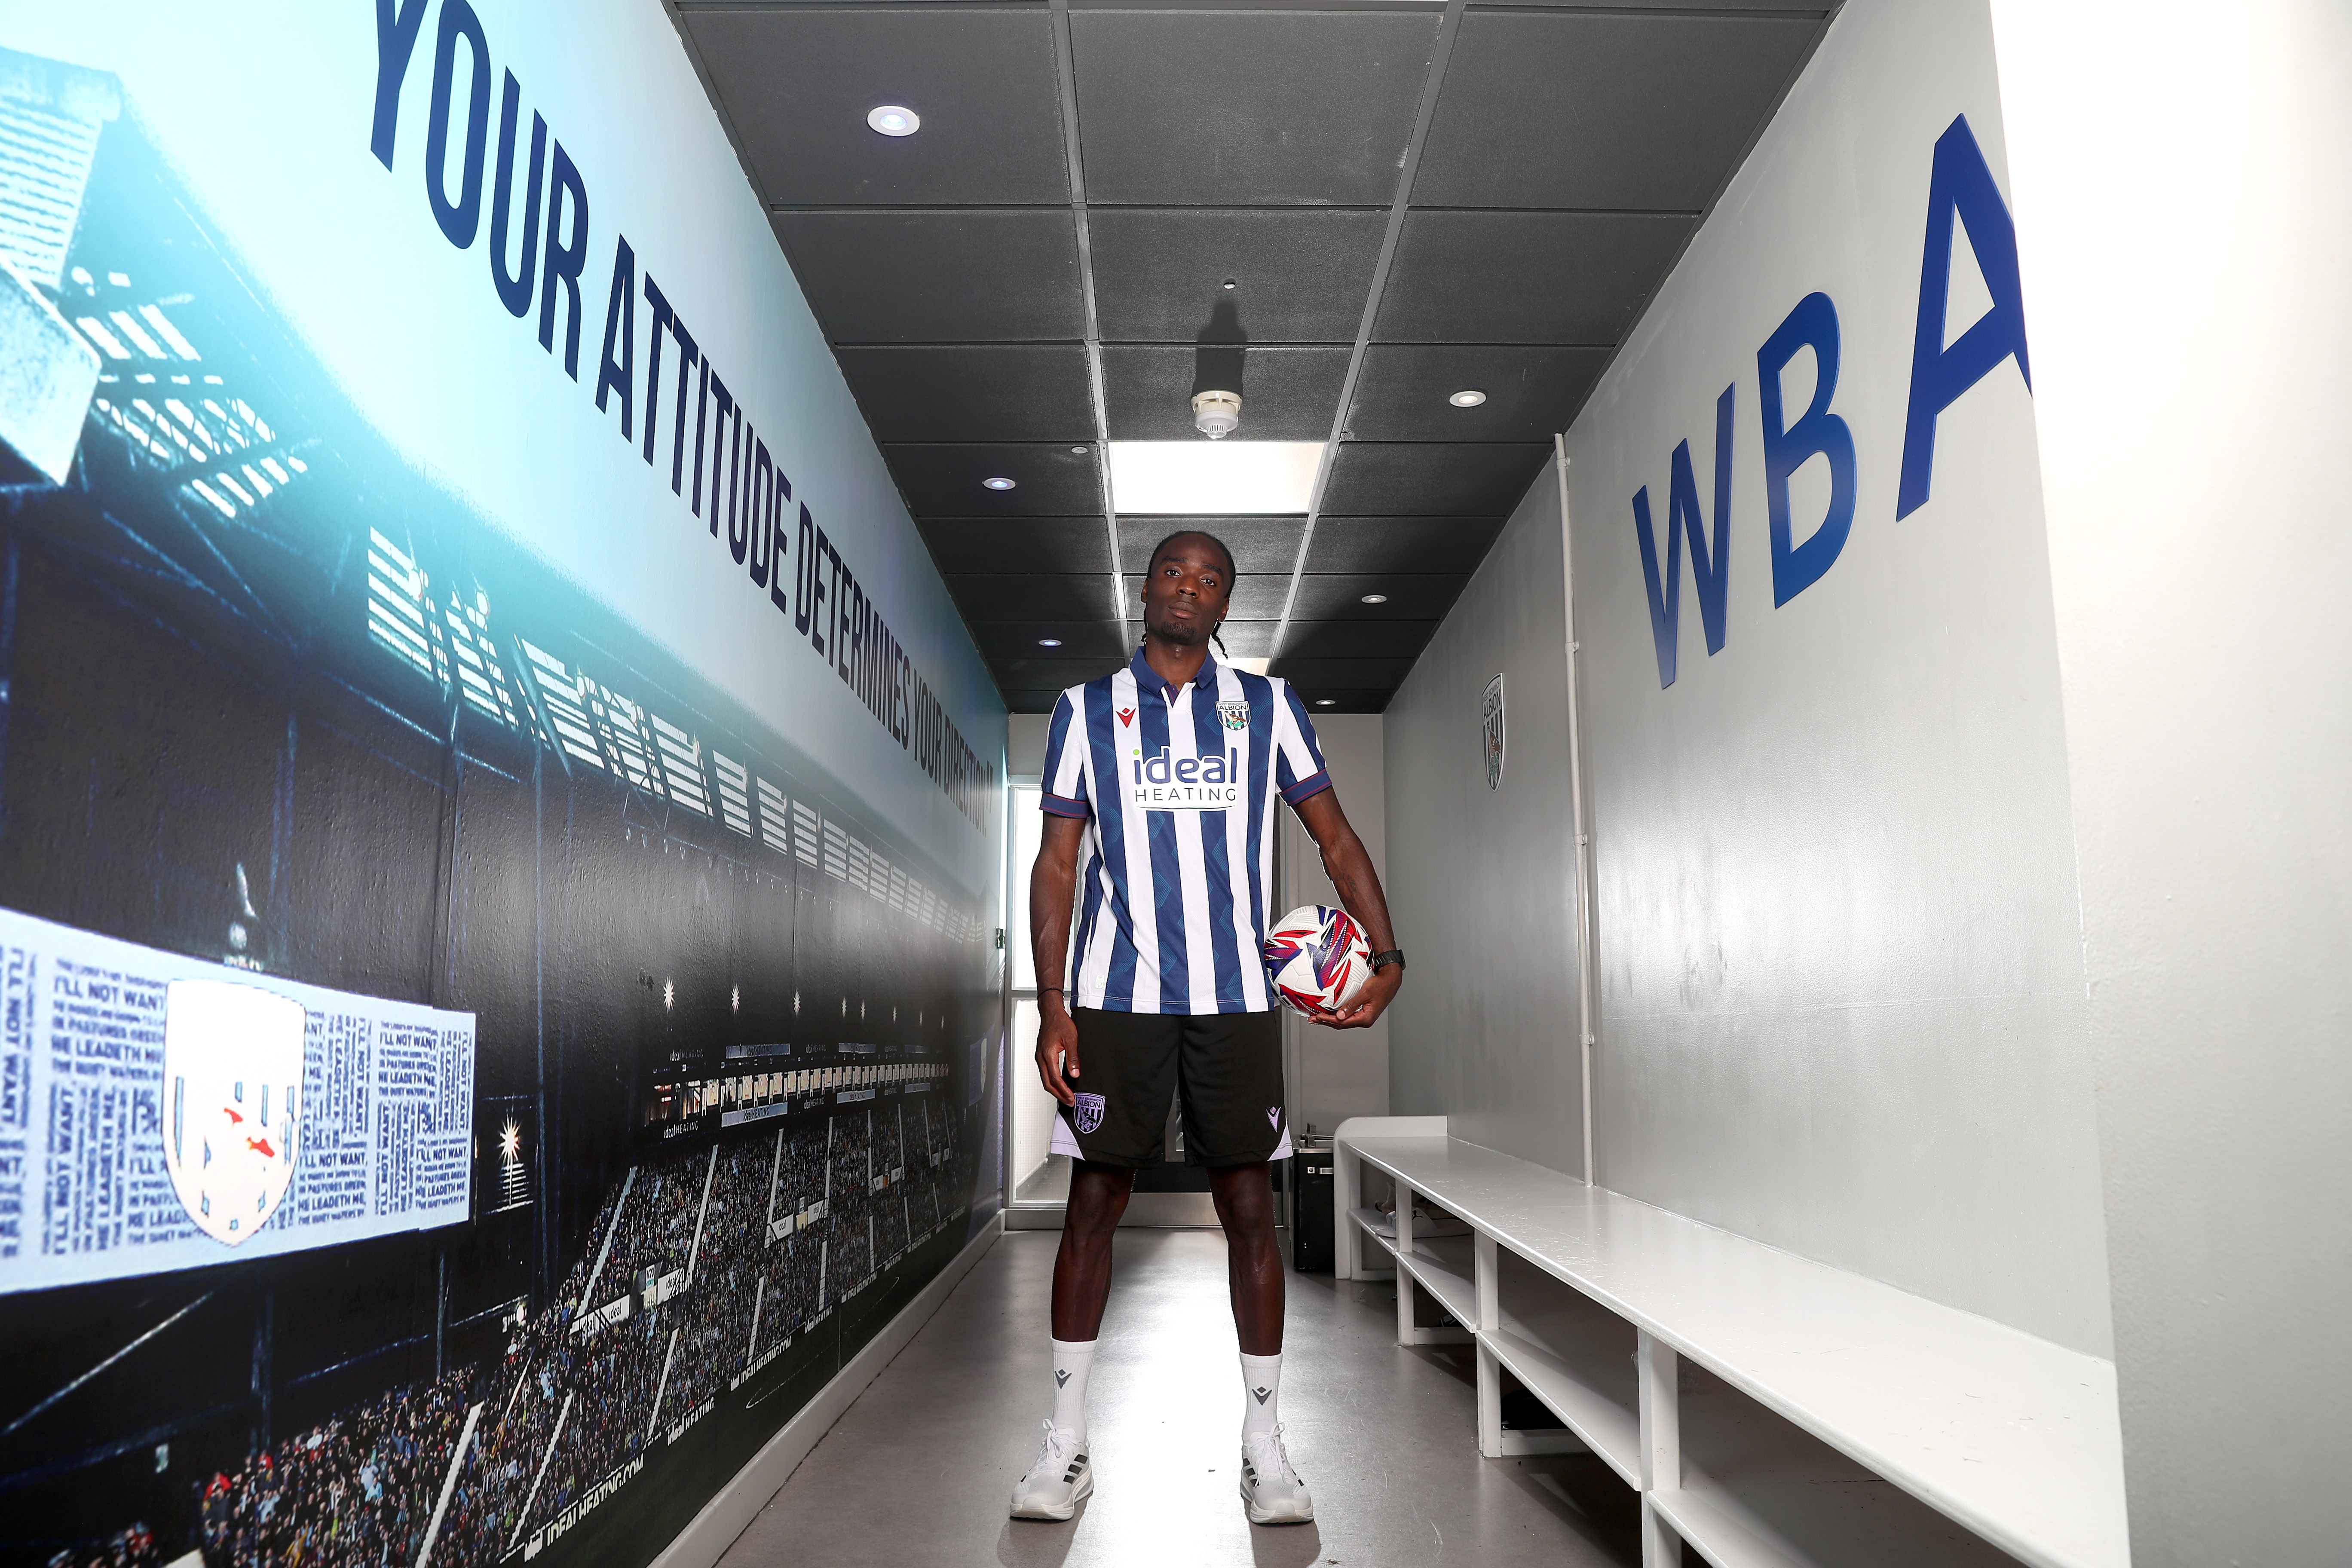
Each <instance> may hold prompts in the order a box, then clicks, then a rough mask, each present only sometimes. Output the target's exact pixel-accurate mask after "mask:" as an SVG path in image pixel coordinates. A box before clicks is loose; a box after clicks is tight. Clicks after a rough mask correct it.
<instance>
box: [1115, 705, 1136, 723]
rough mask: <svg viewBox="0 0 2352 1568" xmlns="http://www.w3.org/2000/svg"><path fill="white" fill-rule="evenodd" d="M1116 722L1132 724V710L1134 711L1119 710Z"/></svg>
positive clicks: (1133, 717) (1127, 709) (1133, 712)
mask: <svg viewBox="0 0 2352 1568" xmlns="http://www.w3.org/2000/svg"><path fill="white" fill-rule="evenodd" d="M1118 721H1119V722H1120V723H1121V724H1132V723H1134V722H1135V710H1134V709H1132V708H1122V709H1120V710H1118Z"/></svg>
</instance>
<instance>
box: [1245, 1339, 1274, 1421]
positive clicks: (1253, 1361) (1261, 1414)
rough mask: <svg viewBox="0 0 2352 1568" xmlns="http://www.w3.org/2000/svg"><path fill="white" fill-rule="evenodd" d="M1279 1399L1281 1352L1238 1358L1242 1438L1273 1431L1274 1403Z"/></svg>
mask: <svg viewBox="0 0 2352 1568" xmlns="http://www.w3.org/2000/svg"><path fill="white" fill-rule="evenodd" d="M1281 1398H1282V1352H1280V1351H1276V1352H1274V1354H1272V1355H1245V1356H1244V1357H1242V1441H1243V1442H1244V1443H1246V1442H1248V1441H1249V1440H1250V1439H1251V1438H1253V1437H1262V1436H1266V1435H1267V1434H1268V1433H1271V1432H1272V1431H1273V1430H1274V1421H1275V1406H1276V1405H1277V1404H1278V1403H1280V1401H1281Z"/></svg>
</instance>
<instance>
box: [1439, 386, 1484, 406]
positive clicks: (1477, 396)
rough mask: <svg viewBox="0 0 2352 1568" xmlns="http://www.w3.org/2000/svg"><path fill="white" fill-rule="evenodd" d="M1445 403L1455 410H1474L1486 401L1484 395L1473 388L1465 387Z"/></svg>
mask: <svg viewBox="0 0 2352 1568" xmlns="http://www.w3.org/2000/svg"><path fill="white" fill-rule="evenodd" d="M1445 401H1446V402H1448V403H1451V404H1452V405H1454V407H1456V408H1475V407H1477V406H1478V405H1480V404H1482V403H1484V402H1486V394H1485V393H1483V392H1481V391H1479V390H1478V389H1477V388H1476V387H1475V386H1465V387H1464V388H1463V389H1462V390H1461V391H1459V392H1457V393H1455V394H1454V395H1453V396H1451V397H1449V398H1447V399H1446V400H1445Z"/></svg>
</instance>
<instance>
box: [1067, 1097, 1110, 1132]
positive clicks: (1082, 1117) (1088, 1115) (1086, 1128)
mask: <svg viewBox="0 0 2352 1568" xmlns="http://www.w3.org/2000/svg"><path fill="white" fill-rule="evenodd" d="M1070 1109H1071V1110H1075V1111H1076V1112H1077V1113H1078V1115H1077V1121H1078V1131H1079V1132H1081V1133H1087V1132H1092V1131H1095V1130H1096V1129H1097V1128H1099V1127H1100V1126H1101V1125H1102V1119H1103V1097H1102V1096H1101V1095H1099V1094H1080V1095H1074V1096H1072V1097H1071V1103H1070Z"/></svg>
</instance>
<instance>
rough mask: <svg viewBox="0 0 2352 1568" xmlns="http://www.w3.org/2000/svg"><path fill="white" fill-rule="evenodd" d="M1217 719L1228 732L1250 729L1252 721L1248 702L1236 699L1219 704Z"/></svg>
mask: <svg viewBox="0 0 2352 1568" xmlns="http://www.w3.org/2000/svg"><path fill="white" fill-rule="evenodd" d="M1217 718H1218V720H1219V721H1220V722H1222V723H1223V725H1224V727H1225V728H1226V729H1228V730H1234V731H1241V730H1246V729H1248V728H1249V719H1250V710H1249V702H1248V700H1246V699H1244V698H1239V697H1236V698H1234V699H1232V700H1230V701H1225V702H1220V703H1218V704H1217Z"/></svg>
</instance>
